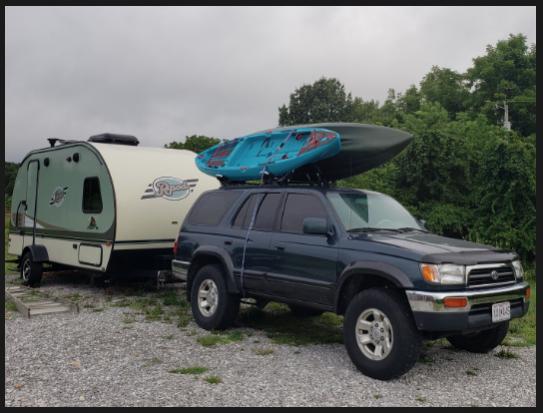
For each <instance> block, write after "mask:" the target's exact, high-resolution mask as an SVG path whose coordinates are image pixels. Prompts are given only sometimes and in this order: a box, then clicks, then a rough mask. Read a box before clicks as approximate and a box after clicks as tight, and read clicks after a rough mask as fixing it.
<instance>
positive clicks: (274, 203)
mask: <svg viewBox="0 0 543 413" xmlns="http://www.w3.org/2000/svg"><path fill="white" fill-rule="evenodd" d="M259 195H260V194H253V195H251V196H250V197H248V198H247V199H246V200H245V202H244V203H243V205H242V207H241V208H240V209H239V211H238V213H237V215H236V218H235V219H234V222H233V224H232V226H233V227H236V228H244V229H246V228H249V224H250V222H251V218H252V217H253V212H254V207H255V202H256V200H257V199H258V196H259ZM280 202H281V194H279V193H270V194H266V195H265V198H264V200H263V201H262V204H261V205H260V209H259V210H258V212H257V215H256V219H255V224H254V229H256V230H259V231H271V230H272V229H273V223H274V221H275V215H276V213H277V210H278V209H279V206H280Z"/></svg>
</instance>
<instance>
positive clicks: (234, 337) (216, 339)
mask: <svg viewBox="0 0 543 413" xmlns="http://www.w3.org/2000/svg"><path fill="white" fill-rule="evenodd" d="M244 337H245V336H244V334H243V333H242V332H241V331H237V330H232V331H228V332H224V333H222V332H221V333H212V334H208V335H206V336H201V337H198V338H197V339H196V341H197V342H198V343H200V344H201V345H202V346H204V347H213V346H216V345H220V344H229V343H233V342H235V341H241V340H243V338H244Z"/></svg>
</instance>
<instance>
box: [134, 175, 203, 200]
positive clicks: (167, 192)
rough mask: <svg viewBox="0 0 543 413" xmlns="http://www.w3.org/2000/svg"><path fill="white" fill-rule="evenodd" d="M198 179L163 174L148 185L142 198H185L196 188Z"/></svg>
mask: <svg viewBox="0 0 543 413" xmlns="http://www.w3.org/2000/svg"><path fill="white" fill-rule="evenodd" d="M197 182H198V179H180V178H176V177H173V176H161V177H160V178H156V179H155V180H154V181H153V182H152V183H150V184H149V185H147V189H146V190H145V192H144V193H143V195H142V197H141V199H149V198H164V199H167V200H168V201H179V200H180V199H184V198H186V197H187V196H189V194H190V193H191V192H192V191H193V190H194V189H193V188H194V187H195V186H196V183H197Z"/></svg>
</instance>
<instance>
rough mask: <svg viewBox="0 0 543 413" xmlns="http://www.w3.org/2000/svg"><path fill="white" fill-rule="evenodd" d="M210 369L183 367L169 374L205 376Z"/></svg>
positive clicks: (170, 371)
mask: <svg viewBox="0 0 543 413" xmlns="http://www.w3.org/2000/svg"><path fill="white" fill-rule="evenodd" d="M208 370H209V369H208V368H207V367H201V366H193V367H183V368H177V369H172V370H169V371H168V373H174V374H203V373H205V372H206V371H208Z"/></svg>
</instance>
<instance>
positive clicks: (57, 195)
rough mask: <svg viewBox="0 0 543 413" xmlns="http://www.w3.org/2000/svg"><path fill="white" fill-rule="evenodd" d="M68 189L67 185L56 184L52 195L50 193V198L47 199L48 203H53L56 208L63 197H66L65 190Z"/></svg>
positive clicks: (60, 203)
mask: <svg viewBox="0 0 543 413" xmlns="http://www.w3.org/2000/svg"><path fill="white" fill-rule="evenodd" d="M67 191H68V187H67V186H64V187H62V186H57V187H56V188H55V190H54V191H53V195H51V200H50V201H49V205H54V206H56V207H57V208H58V207H60V206H61V205H62V203H63V202H64V198H66V192H67Z"/></svg>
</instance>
